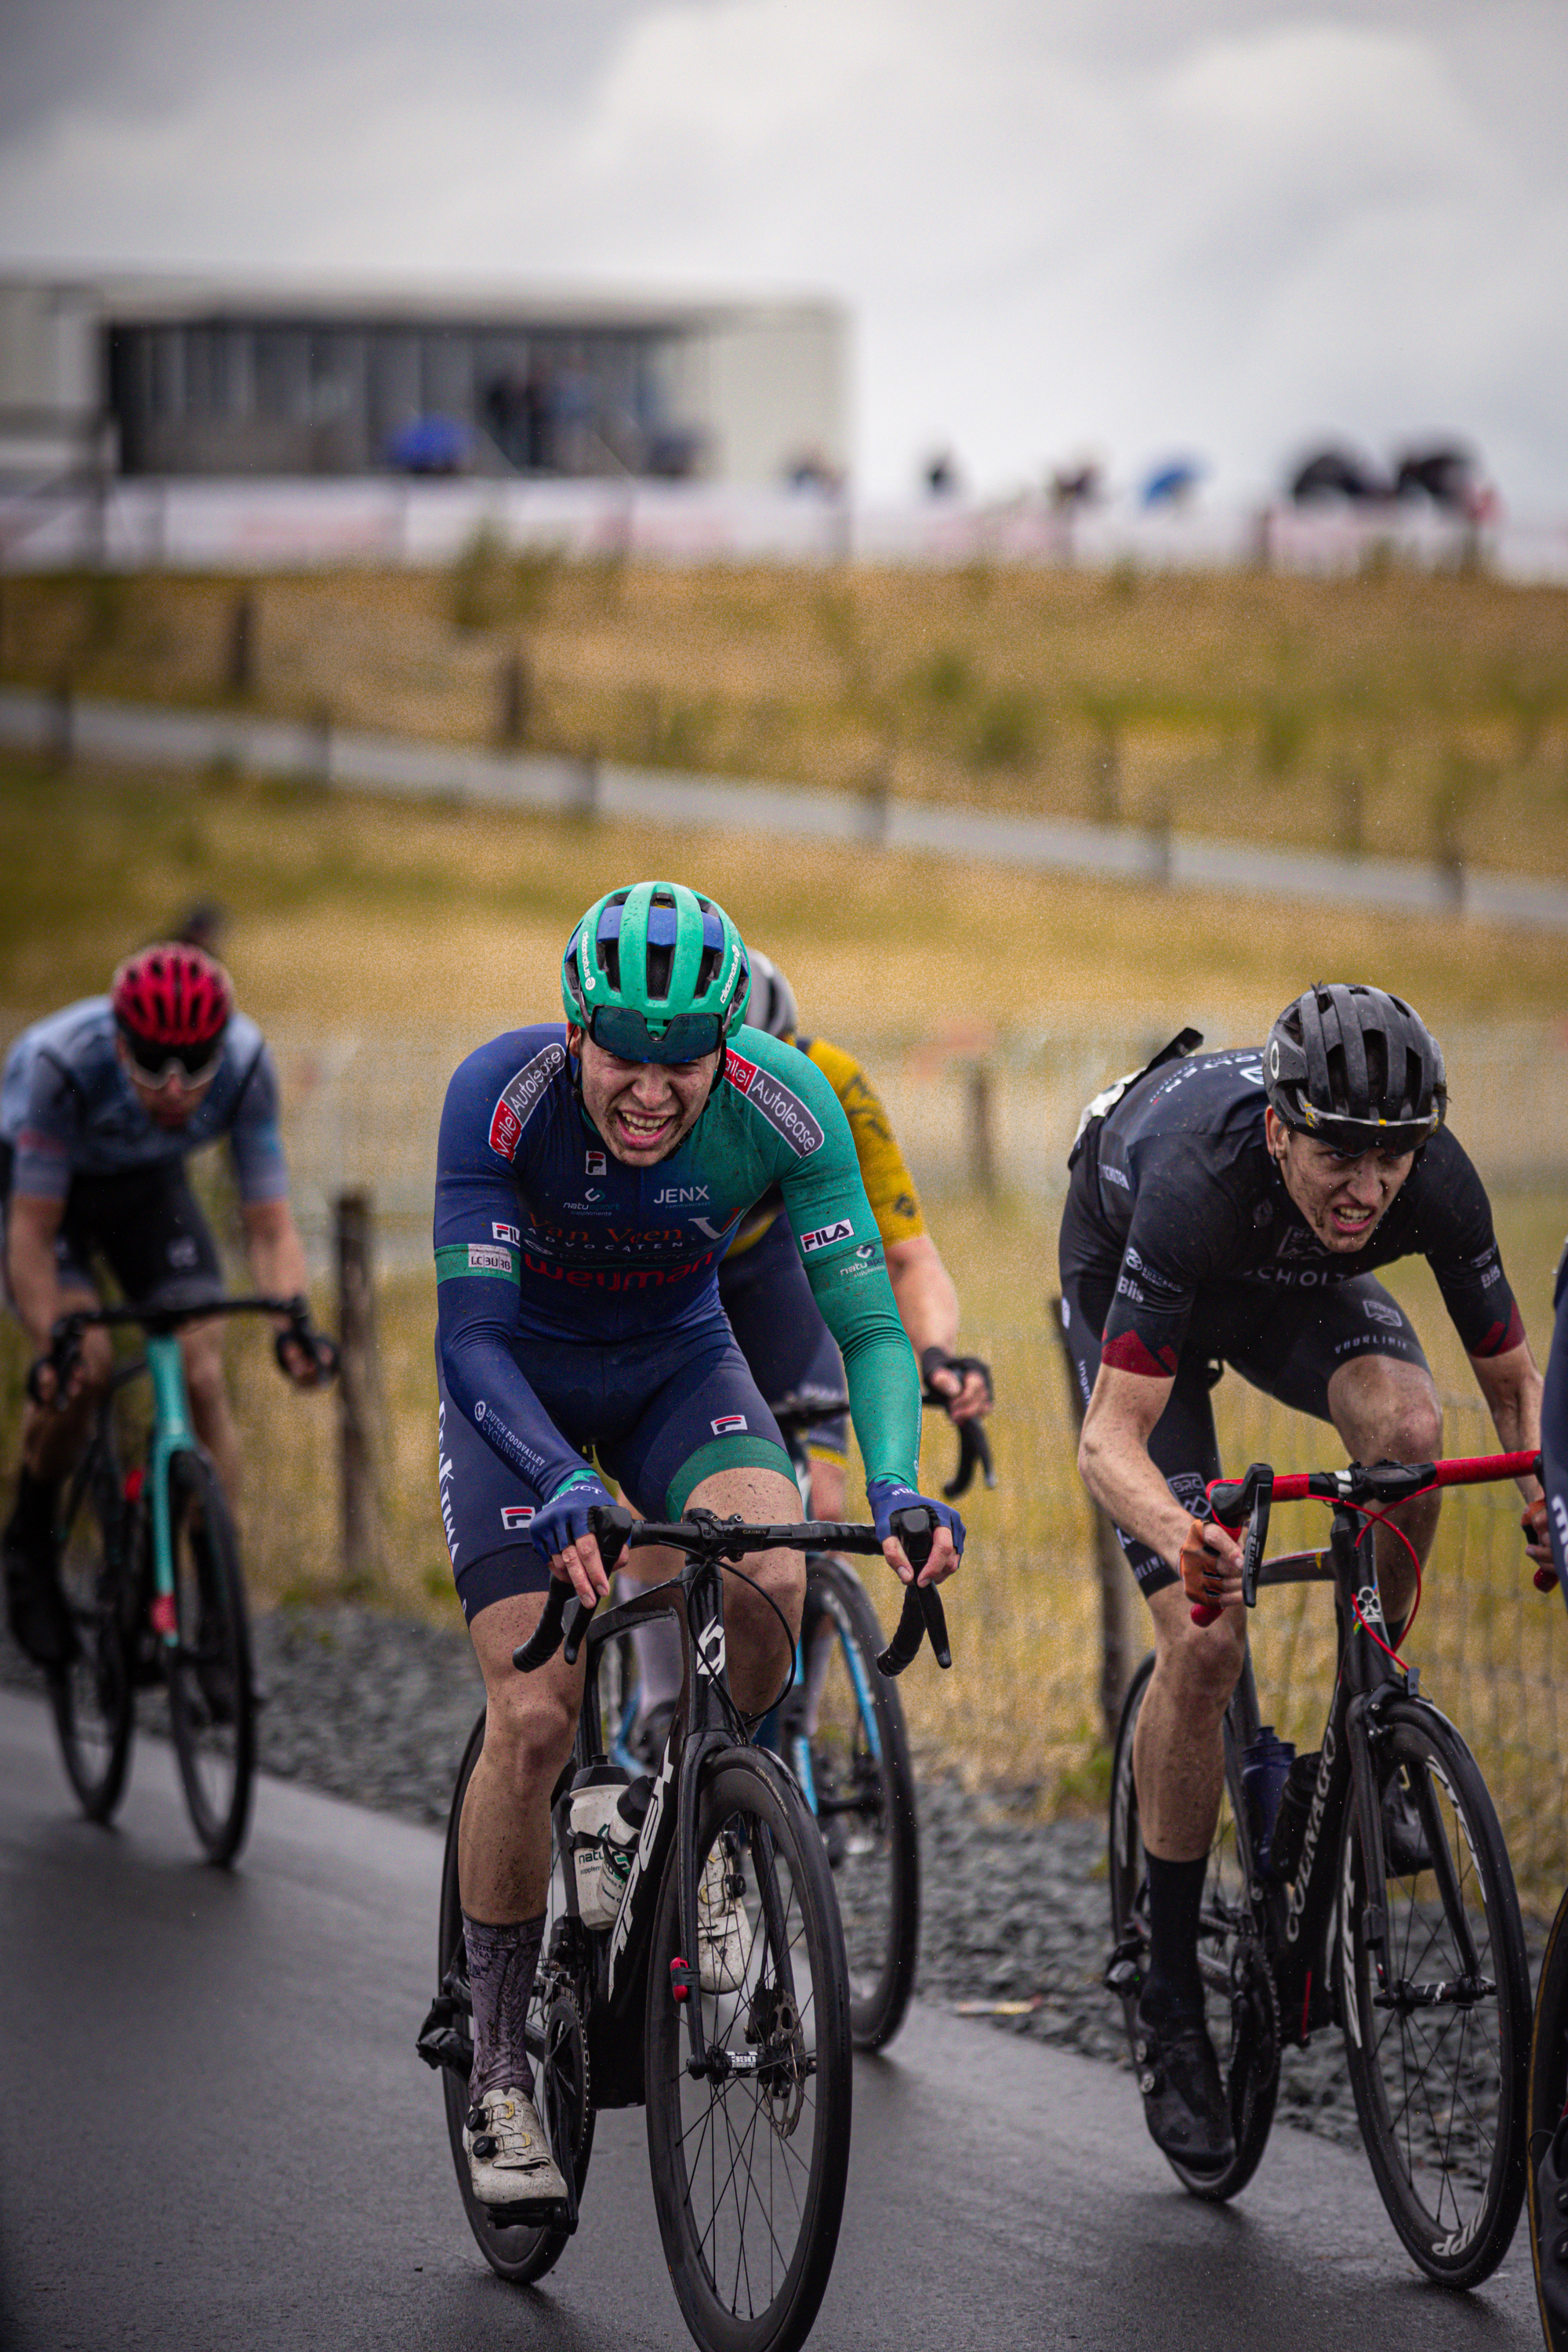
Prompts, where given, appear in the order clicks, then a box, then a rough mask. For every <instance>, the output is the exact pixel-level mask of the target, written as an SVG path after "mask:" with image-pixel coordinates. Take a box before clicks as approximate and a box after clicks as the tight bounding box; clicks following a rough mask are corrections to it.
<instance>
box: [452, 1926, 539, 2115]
mask: <svg viewBox="0 0 1568 2352" xmlns="http://www.w3.org/2000/svg"><path fill="white" fill-rule="evenodd" d="M543 1940H544V1914H543V1912H541V1913H540V1915H539V1916H538V1918H537V1919H518V1920H513V1921H511V1922H510V1923H508V1924H507V1925H505V1926H502V1927H489V1926H487V1925H486V1923H485V1921H484V1920H482V1919H470V1918H469V1916H468V1913H467V1912H466V1911H465V1912H464V1914H463V1942H464V1944H465V1945H466V1946H467V1948H468V1990H469V1991H470V1993H471V1994H472V1996H473V2004H474V2019H473V2033H474V2063H473V2066H472V2068H471V2070H470V2072H469V2075H468V2095H469V2097H470V2098H472V2099H481V2098H483V2096H484V2095H485V2093H486V2092H487V2091H521V2092H523V2093H524V2094H525V2095H527V2096H528V2097H529V2098H531V2097H532V2096H533V2068H532V2066H531V2064H530V2063H529V2056H528V2044H527V2041H526V2039H525V2036H524V2031H523V2029H524V2027H525V2025H526V2023H527V2021H528V2003H529V1998H530V1995H531V1993H532V1991H533V1977H534V1971H535V1969H537V1968H538V1966H539V1947H540V1945H541V1944H542V1942H543Z"/></svg>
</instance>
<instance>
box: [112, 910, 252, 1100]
mask: <svg viewBox="0 0 1568 2352" xmlns="http://www.w3.org/2000/svg"><path fill="white" fill-rule="evenodd" d="M109 993H110V1003H111V1004H112V1005H113V1007H114V1021H115V1026H116V1027H117V1028H118V1030H119V1031H120V1034H121V1036H122V1037H123V1038H124V1040H125V1042H126V1045H127V1046H128V1047H129V1049H130V1052H131V1055H132V1059H133V1060H134V1061H135V1062H136V1063H138V1064H139V1065H140V1066H141V1067H142V1068H143V1069H145V1070H149V1071H152V1070H154V1069H155V1070H157V1071H158V1072H159V1073H161V1074H166V1073H167V1069H168V1066H169V1064H170V1063H171V1062H177V1063H178V1064H179V1065H180V1066H181V1067H182V1068H184V1070H185V1071H187V1072H190V1073H194V1072H195V1071H197V1070H201V1069H205V1068H207V1067H208V1066H210V1065H211V1064H212V1063H214V1062H215V1061H216V1059H217V1056H218V1054H219V1053H220V1052H221V1050H222V1045H223V1033H224V1031H225V1030H226V1028H227V1026H228V1022H229V1016H230V1014H231V1013H233V1011H234V990H233V988H232V987H231V985H230V983H229V977H228V974H227V972H226V971H225V970H224V968H223V966H222V964H221V963H216V962H215V961H214V960H213V958H212V957H211V956H210V955H207V954H205V953H204V951H203V950H202V949H200V948H191V947H185V946H184V945H183V944H182V942H180V941H179V940H168V941H166V942H164V943H163V944H162V945H160V946H158V947H152V948H142V949H140V950H138V952H137V953H136V954H135V955H131V956H127V957H126V959H125V961H124V962H123V963H122V964H121V967H120V969H119V971H117V972H116V973H115V975H114V979H113V981H112V982H111V984H110V992H109Z"/></svg>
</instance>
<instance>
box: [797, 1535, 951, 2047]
mask: <svg viewBox="0 0 1568 2352" xmlns="http://www.w3.org/2000/svg"><path fill="white" fill-rule="evenodd" d="M884 1646H885V1643H884V1638H883V1634H882V1630H881V1627H880V1626H879V1623H878V1622H877V1613H876V1612H875V1610H874V1609H873V1608H872V1606H871V1603H870V1601H869V1599H868V1596H867V1593H866V1591H865V1588H864V1586H863V1585H862V1584H861V1582H860V1580H859V1578H858V1576H857V1575H856V1574H855V1572H854V1570H853V1569H850V1568H847V1567H846V1566H845V1564H844V1563H843V1562H842V1561H841V1560H837V1559H832V1558H830V1557H828V1556H826V1555H817V1556H816V1557H815V1558H813V1559H812V1560H811V1562H810V1566H809V1570H808V1582H807V1586H806V1604H805V1630H804V1633H803V1639H802V1651H803V1658H804V1666H805V1679H804V1682H803V1684H802V1685H800V1686H799V1687H798V1688H797V1689H796V1690H795V1692H793V1693H792V1694H791V1699H790V1702H787V1703H786V1721H788V1720H789V1717H790V1715H791V1714H792V1713H793V1710H794V1708H795V1706H799V1707H800V1708H802V1709H803V1710H804V1713H805V1721H804V1722H803V1723H801V1724H800V1726H799V1727H798V1729H797V1730H796V1731H795V1737H794V1738H791V1739H790V1740H789V1741H788V1743H787V1745H786V1751H785V1752H786V1754H787V1755H788V1756H789V1758H790V1760H791V1761H792V1763H795V1765H796V1770H795V1777H796V1779H797V1780H801V1781H802V1783H803V1785H805V1773H804V1772H802V1770H801V1769H800V1766H799V1763H798V1762H796V1753H795V1742H796V1740H799V1741H800V1742H802V1743H804V1748H805V1755H804V1759H803V1760H804V1761H805V1763H806V1764H807V1766H808V1768H809V1770H810V1775H811V1779H810V1788H809V1793H810V1796H811V1800H812V1803H813V1806H814V1809H815V1811H816V1819H817V1826H818V1827H819V1828H820V1830H821V1832H822V1837H823V1843H824V1844H825V1845H826V1849H827V1859H828V1862H829V1863H830V1864H831V1865H832V1869H833V1883H834V1885H835V1887H836V1888H837V1895H838V1912H839V1917H840V1920H841V1922H842V1924H843V1928H844V1949H845V1953H846V1956H847V1960H848V1966H849V2030H850V2032H851V2034H852V2035H853V2037H854V2040H855V2042H856V2043H857V2045H858V2047H859V2048H860V2049H862V2050H879V2049H880V2048H881V2047H882V2045H883V2044H884V2043H885V2042H890V2041H891V2039H892V2037H893V2035H894V2034H895V2033H896V2032H898V2030H899V2028H900V2025H901V2024H902V2023H903V2021H904V2012H905V2011H906V2010H907V2009H908V2008H909V2005H910V1994H911V1993H912V1992H913V1990H914V1987H915V1965H916V1962H917V1960H918V1958H919V1956H920V1936H921V1857H920V1831H919V1824H918V1822H917V1818H916V1812H915V1779H914V1771H913V1768H912V1767H911V1765H910V1738H909V1733H908V1731H907V1729H906V1728H905V1725H904V1710H903V1705H902V1702H901V1701H900V1697H899V1689H898V1685H897V1684H896V1683H894V1682H890V1681H889V1679H888V1678H887V1676H886V1675H880V1674H879V1673H878V1671H877V1658H878V1655H879V1652H880V1651H881V1650H882V1649H883V1647H884Z"/></svg>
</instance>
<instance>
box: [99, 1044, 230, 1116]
mask: <svg viewBox="0 0 1568 2352" xmlns="http://www.w3.org/2000/svg"><path fill="white" fill-rule="evenodd" d="M114 1050H115V1052H116V1053H117V1054H118V1055H119V1056H120V1064H121V1068H122V1069H123V1070H124V1072H125V1075H126V1076H127V1077H128V1078H129V1079H130V1081H131V1083H132V1087H134V1088H135V1089H136V1099H137V1101H138V1102H139V1103H140V1104H141V1106H142V1109H143V1110H144V1111H145V1112H146V1114H147V1116H148V1118H150V1119H151V1120H152V1122H153V1126H154V1127H162V1128H166V1129H170V1130H171V1131H172V1130H174V1129H179V1128H182V1127H187V1126H188V1125H189V1124H190V1122H191V1120H192V1118H194V1117H195V1110H196V1106H197V1104H198V1103H199V1102H200V1101H201V1099H202V1097H203V1096H204V1095H205V1093H206V1090H207V1088H208V1087H210V1086H211V1084H212V1077H211V1076H207V1077H205V1078H203V1079H201V1080H200V1081H199V1083H198V1084H196V1085H195V1086H192V1084H191V1083H190V1080H189V1079H188V1078H184V1077H182V1076H180V1075H179V1073H178V1071H171V1072H170V1074H169V1075H168V1076H166V1077H164V1078H161V1079H159V1080H158V1081H157V1082H156V1083H154V1081H153V1079H151V1078H148V1077H144V1076H142V1072H141V1071H140V1070H139V1069H138V1068H137V1066H136V1065H135V1063H134V1062H133V1061H132V1058H131V1055H129V1054H128V1053H127V1051H126V1049H125V1044H124V1040H123V1039H122V1038H117V1039H116V1040H115V1048H114Z"/></svg>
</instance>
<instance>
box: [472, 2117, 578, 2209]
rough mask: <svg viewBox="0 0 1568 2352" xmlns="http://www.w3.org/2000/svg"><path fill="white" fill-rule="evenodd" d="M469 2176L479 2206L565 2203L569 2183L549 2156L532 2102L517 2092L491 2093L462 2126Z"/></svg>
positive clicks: (542, 2129) (541, 2127) (548, 2149)
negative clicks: (558, 2201) (548, 2202)
mask: <svg viewBox="0 0 1568 2352" xmlns="http://www.w3.org/2000/svg"><path fill="white" fill-rule="evenodd" d="M463 2146H464V2147H466V2148H467V2149H468V2178H469V2179H470V2180H471V2181H472V2182H473V2186H474V2195H475V2196H476V2197H477V2198H478V2200H479V2203H480V2204H481V2205H531V2204H534V2203H543V2202H547V2201H549V2200H552V2199H559V2200H564V2199H565V2195H566V2183H565V2182H564V2180H563V2179H562V2178H561V2173H560V2169H559V2168H558V2167H557V2165H556V2162H555V2159H554V2158H553V2157H552V2155H551V2153H550V2147H549V2144H548V2142H547V2141H546V2139H545V2137H544V2127H543V2126H542V2124H541V2122H540V2120H539V2111H538V2109H537V2108H536V2107H535V2105H534V2104H533V2101H532V2100H531V2098H529V2097H527V2096H526V2095H524V2093H522V2092H521V2091H518V2090H508V2091H487V2092H486V2093H485V2094H484V2096H483V2097H482V2098H480V2099H478V2100H476V2101H475V2103H474V2105H472V2106H471V2107H470V2108H469V2109H468V2117H467V2119H466V2121H465V2123H464V2126H463Z"/></svg>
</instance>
